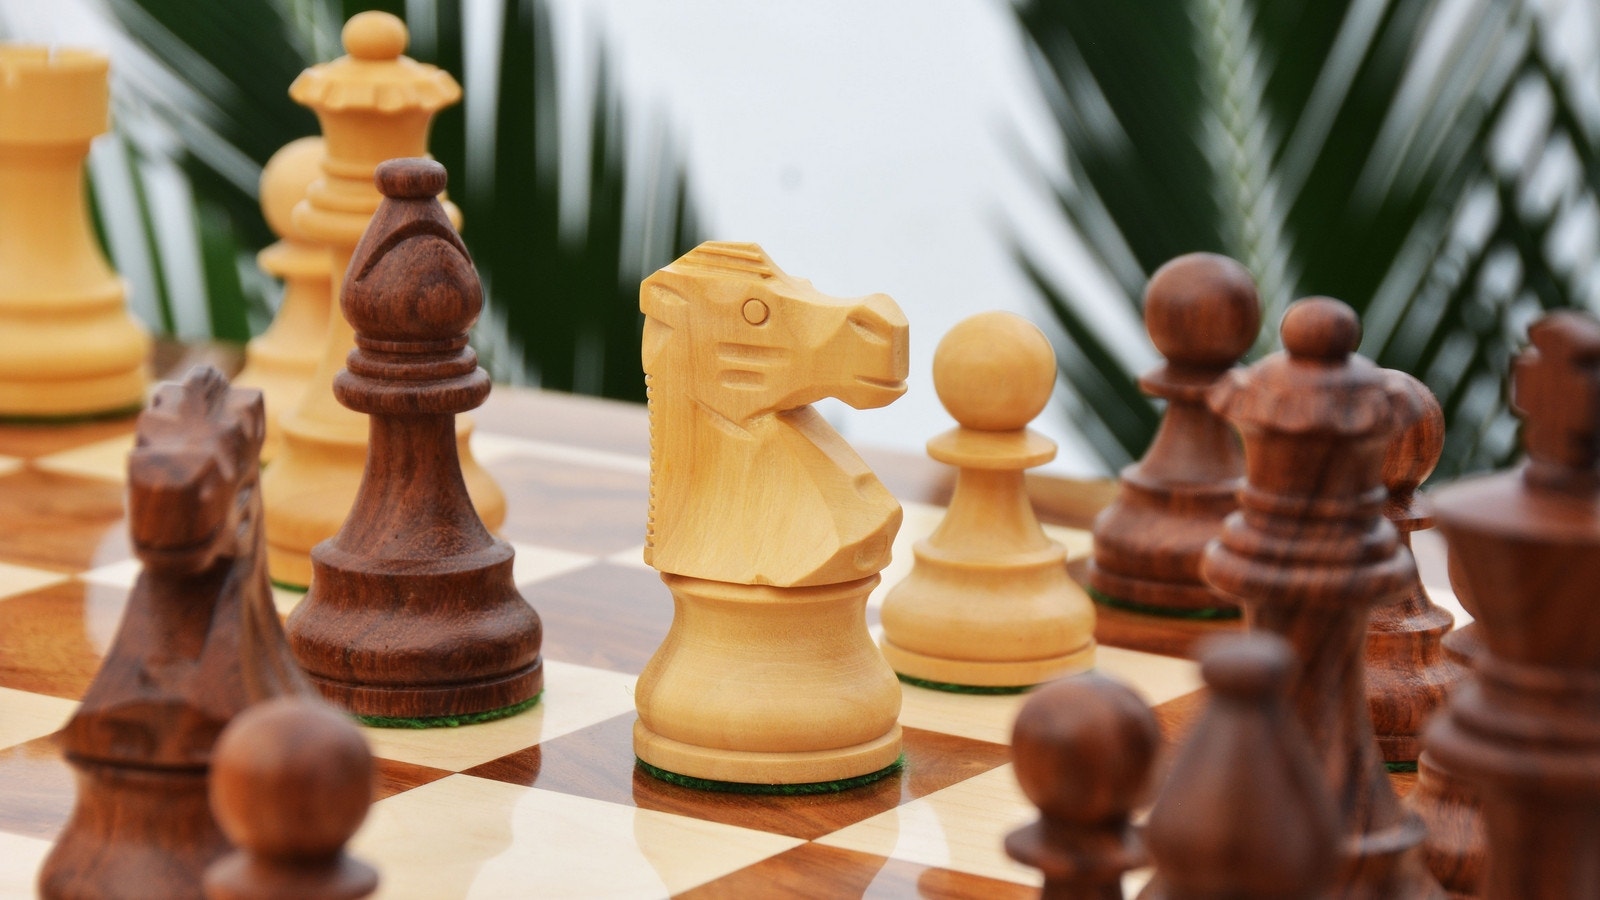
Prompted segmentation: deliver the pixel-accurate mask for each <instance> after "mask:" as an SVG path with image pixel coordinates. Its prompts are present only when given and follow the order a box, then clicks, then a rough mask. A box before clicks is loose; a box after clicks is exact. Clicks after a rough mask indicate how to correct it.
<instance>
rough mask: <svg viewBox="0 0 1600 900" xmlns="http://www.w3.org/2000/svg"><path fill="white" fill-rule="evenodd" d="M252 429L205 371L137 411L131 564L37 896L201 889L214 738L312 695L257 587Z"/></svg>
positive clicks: (262, 560) (209, 852)
mask: <svg viewBox="0 0 1600 900" xmlns="http://www.w3.org/2000/svg"><path fill="white" fill-rule="evenodd" d="M265 434H266V425H265V420H264V418H263V415H262V405H261V393H260V392H259V391H250V390H230V389H229V387H228V382H227V379H225V378H223V377H222V374H221V373H220V372H218V371H217V370H215V369H212V368H210V367H204V368H196V369H193V370H191V371H190V372H189V374H188V375H187V376H186V377H185V378H184V380H183V382H182V383H181V384H173V383H168V384H163V385H161V386H160V387H158V388H157V389H156V393H155V396H154V397H153V398H152V399H151V401H150V406H149V408H148V409H146V410H145V412H144V414H143V415H141V416H140V417H139V424H138V437H137V443H136V445H135V447H134V450H133V452H132V453H131V454H130V455H129V457H128V519H129V530H130V532H131V536H132V539H133V546H134V552H135V553H137V554H138V556H139V559H140V560H141V561H142V562H143V563H144V571H143V572H142V573H141V574H140V575H139V580H138V582H137V583H135V585H134V587H133V591H132V593H131V594H130V595H129V597H128V605H127V610H126V612H124V613H123V617H122V625H121V627H120V628H119V630H118V631H117V637H116V640H115V641H114V642H113V643H112V645H111V649H110V651H109V652H108V653H107V654H106V658H105V662H104V663H102V664H101V666H100V671H99V672H98V673H97V674H96V675H95V678H94V681H93V683H91V684H90V685H89V689H88V691H87V692H86V693H85V694H84V697H83V704H82V705H81V706H79V707H78V710H77V712H76V713H75V714H74V715H73V716H72V718H71V719H70V720H69V721H68V722H67V725H66V727H65V728H64V729H62V731H61V733H60V736H59V740H60V741H61V746H62V749H63V750H64V751H65V754H66V758H67V761H68V762H69V763H71V764H72V767H73V769H74V772H75V774H76V776H77V783H78V799H77V804H76V806H75V807H74V808H73V811H72V818H71V819H70V820H69V821H68V822H67V824H66V827H65V828H64V829H63V830H62V832H61V835H60V837H58V838H57V839H56V845H55V848H54V849H53V850H52V851H51V853H50V856H49V857H48V858H47V859H46V860H45V863H44V867H43V869H42V870H41V872H40V875H39V890H40V893H41V894H42V895H43V896H45V897H48V898H58V897H120V896H127V895H128V893H129V891H130V890H132V891H135V892H137V893H138V895H139V896H150V897H157V896H159V897H163V898H198V897H199V896H200V879H201V876H202V875H203V873H204V872H205V868H206V866H208V865H209V864H210V863H211V862H212V860H214V859H216V858H217V857H219V856H221V855H222V854H223V853H225V852H226V851H227V849H228V843H227V841H226V840H225V839H224V838H223V836H222V832H221V831H219V830H218V829H217V824H216V821H215V820H214V819H213V818H212V817H211V809H210V807H209V806H208V805H207V803H206V776H207V774H208V773H209V771H210V768H211V758H212V748H213V745H214V744H215V743H216V740H217V735H218V734H219V733H220V732H221V731H222V729H223V728H224V727H225V726H227V724H228V722H229V721H231V720H232V719H233V717H234V716H235V715H237V714H238V713H239V712H241V711H242V710H244V709H245V708H246V707H248V706H249V705H251V704H252V703H256V702H258V701H261V700H265V699H268V698H271V697H276V696H279V695H283V694H296V693H300V694H307V693H310V690H311V689H310V686H309V685H307V684H306V681H305V677H304V676H303V675H302V674H301V673H300V671H299V669H298V668H296V666H295V664H294V660H293V658H292V657H291V656H290V655H289V648H288V647H287V645H286V644H285V643H284V636H283V629H282V627H281V626H280V625H279V624H278V613H277V610H276V609H275V608H274V606H273V604H272V591H271V586H270V585H269V583H268V581H267V569H266V555H265V551H264V545H263V536H262V527H261V526H262V516H261V493H260V491H258V490H257V489H256V488H257V485H258V479H257V476H258V473H259V472H260V466H259V464H258V462H257V459H258V457H259V455H260V453H261V441H262V438H263V437H264V436H265Z"/></svg>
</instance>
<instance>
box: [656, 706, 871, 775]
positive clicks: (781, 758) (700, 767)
mask: <svg viewBox="0 0 1600 900" xmlns="http://www.w3.org/2000/svg"><path fill="white" fill-rule="evenodd" d="M901 750H902V747H901V735H900V726H899V725H898V724H896V725H895V726H894V727H893V728H892V729H891V730H890V731H889V732H888V733H887V734H884V735H883V736H882V737H879V738H876V739H874V740H870V741H866V742H863V743H860V744H855V745H853V746H850V747H836V748H832V749H828V750H794V751H764V750H728V749H724V748H721V747H699V746H696V745H694V744H687V743H684V742H682V741H675V740H673V739H672V738H668V737H662V736H661V735H659V734H656V733H655V732H654V731H651V730H650V729H649V728H647V727H645V724H644V723H643V722H640V721H635V722H634V723H633V753H634V756H636V757H638V759H639V761H640V762H641V763H644V764H645V765H647V766H650V767H652V768H655V769H660V770H662V771H665V772H670V773H673V774H675V775H678V776H681V777H683V778H693V779H698V780H700V781H710V782H726V783H734V784H749V785H767V786H769V787H772V788H774V789H776V788H777V787H778V786H781V785H794V784H823V783H828V782H841V781H847V780H851V779H856V778H862V777H866V776H870V775H872V774H873V773H876V772H881V771H884V770H887V769H889V768H890V767H892V766H893V765H894V764H895V761H896V760H898V759H899V758H900V754H901Z"/></svg>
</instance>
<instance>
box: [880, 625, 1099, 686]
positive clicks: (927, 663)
mask: <svg viewBox="0 0 1600 900" xmlns="http://www.w3.org/2000/svg"><path fill="white" fill-rule="evenodd" d="M878 649H880V650H882V651H883V658H884V659H886V660H888V661H889V668H891V669H894V671H895V674H897V675H899V676H900V680H901V681H905V680H906V679H908V678H911V679H916V680H917V681H921V682H929V683H931V684H930V685H925V686H931V685H933V684H937V685H945V686H946V687H942V688H939V689H940V690H952V689H954V688H955V686H958V685H959V686H963V687H969V688H1005V689H1006V692H1008V693H1009V692H1013V691H1014V690H1015V689H1016V688H1017V687H1018V686H1031V685H1036V684H1044V683H1045V682H1047V681H1053V680H1055V679H1057V678H1060V677H1061V676H1063V675H1072V674H1076V673H1078V672H1084V671H1087V670H1089V669H1092V668H1094V649H1095V642H1094V639H1093V638H1089V639H1088V640H1086V641H1085V642H1084V643H1083V645H1082V646H1080V647H1078V648H1077V649H1076V650H1073V651H1072V652H1071V653H1066V654H1063V655H1061V656H1055V657H1051V658H1049V659H1023V660H975V659H942V658H940V657H937V656H927V655H924V654H921V653H917V652H915V651H913V650H907V649H906V648H904V647H901V646H898V645H896V644H894V643H892V642H891V641H890V640H889V639H888V638H884V639H883V640H882V641H881V642H880V643H879V644H878Z"/></svg>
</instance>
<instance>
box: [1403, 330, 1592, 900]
mask: <svg viewBox="0 0 1600 900" xmlns="http://www.w3.org/2000/svg"><path fill="white" fill-rule="evenodd" d="M1528 335H1529V338H1530V339H1531V341H1532V346H1531V347H1530V348H1528V349H1527V350H1525V351H1523V353H1522V354H1521V356H1519V357H1518V358H1517V361H1516V363H1515V367H1514V370H1513V373H1512V406H1513V408H1514V409H1515V410H1516V411H1517V412H1518V413H1519V414H1520V415H1521V416H1522V419H1523V423H1524V428H1523V444H1524V447H1525V449H1526V451H1527V461H1526V462H1525V463H1524V464H1523V465H1522V466H1521V467H1520V468H1519V469H1518V470H1517V471H1515V472H1512V473H1506V474H1501V475H1490V476H1486V477H1481V478H1474V479H1470V480H1465V481H1461V482H1457V483H1456V484H1453V485H1451V486H1449V487H1448V488H1444V489H1441V490H1439V491H1438V492H1437V493H1436V495H1435V500H1434V502H1435V505H1436V508H1437V516H1438V523H1439V529H1440V531H1441V532H1442V533H1443V534H1444V537H1445V540H1446V541H1447V542H1448V543H1449V544H1450V556H1451V562H1452V565H1453V566H1455V567H1458V569H1459V572H1460V575H1461V577H1462V579H1463V581H1464V582H1465V585H1466V587H1467V593H1468V594H1469V595H1470V596H1471V597H1472V598H1473V601H1474V605H1475V607H1476V609H1475V613H1476V614H1477V615H1478V617H1479V619H1478V620H1479V621H1480V622H1482V623H1483V628H1482V637H1483V641H1484V647H1483V650H1482V651H1481V652H1480V653H1479V654H1478V656H1477V657H1476V659H1475V660H1474V667H1473V672H1472V674H1471V675H1470V676H1469V677H1468V678H1467V679H1466V680H1465V681H1463V682H1462V684H1461V685H1460V686H1459V687H1458V688H1457V690H1456V691H1455V693H1454V694H1453V695H1452V696H1451V698H1450V701H1449V703H1448V704H1447V705H1446V707H1445V711H1444V712H1443V713H1442V714H1441V715H1440V716H1439V717H1437V718H1436V719H1435V720H1434V723H1433V725H1432V726H1431V727H1430V729H1429V732H1428V736H1427V745H1428V752H1429V753H1430V754H1431V755H1432V756H1434V757H1435V758H1436V759H1437V760H1438V761H1439V763H1440V764H1442V765H1444V766H1446V767H1447V768H1448V769H1450V770H1451V771H1453V772H1455V773H1457V774H1458V775H1459V776H1460V777H1462V778H1465V779H1468V780H1469V781H1471V782H1472V783H1473V786H1474V788H1475V790H1476V791H1477V793H1478V795H1479V797H1480V798H1481V799H1482V803H1483V827H1484V834H1485V836H1486V838H1487V841H1486V843H1487V848H1488V851H1487V859H1486V860H1485V863H1484V870H1483V879H1482V885H1481V887H1482V896H1483V897H1484V900H1511V898H1516V900H1556V898H1563V900H1565V898H1573V897H1593V896H1596V894H1597V892H1600V616H1597V615H1596V614H1595V586H1596V585H1597V584H1600V322H1597V321H1596V320H1595V319H1594V318H1592V317H1590V316H1588V315H1585V314H1582V313H1577V312H1558V313H1552V314H1550V315H1547V316H1545V317H1544V318H1542V319H1540V320H1539V321H1537V322H1535V323H1534V324H1533V326H1532V327H1531V328H1530V329H1529V330H1528Z"/></svg>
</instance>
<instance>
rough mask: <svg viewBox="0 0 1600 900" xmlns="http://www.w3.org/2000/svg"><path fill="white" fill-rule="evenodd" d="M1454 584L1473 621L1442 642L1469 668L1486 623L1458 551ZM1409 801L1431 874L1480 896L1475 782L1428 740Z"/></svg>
mask: <svg viewBox="0 0 1600 900" xmlns="http://www.w3.org/2000/svg"><path fill="white" fill-rule="evenodd" d="M1450 588H1451V590H1452V591H1454V592H1455V595H1456V599H1457V600H1458V601H1460V602H1461V606H1462V607H1463V608H1464V609H1466V611H1467V612H1468V613H1470V614H1472V616H1473V621H1471V622H1469V623H1467V624H1466V625H1463V626H1462V627H1460V628H1457V629H1456V630H1455V631H1452V632H1450V633H1449V634H1447V635H1445V636H1444V639H1443V640H1442V641H1440V644H1441V646H1442V647H1443V649H1444V653H1445V656H1446V657H1447V658H1449V659H1450V661H1451V662H1453V663H1455V664H1456V666H1458V667H1459V668H1460V669H1461V670H1462V671H1463V672H1468V671H1470V670H1471V669H1472V666H1473V665H1474V663H1473V661H1474V660H1475V659H1477V657H1478V654H1479V653H1480V652H1482V650H1483V629H1482V627H1481V626H1479V624H1478V621H1477V616H1478V605H1477V603H1476V602H1474V601H1473V599H1472V595H1471V594H1470V593H1468V592H1467V582H1466V579H1465V578H1464V577H1463V576H1462V574H1461V567H1460V565H1459V563H1457V562H1456V560H1455V557H1454V555H1451V557H1450ZM1463 677H1465V676H1463ZM1405 805H1406V808H1407V809H1409V810H1411V811H1412V812H1414V813H1416V814H1417V816H1418V818H1420V819H1422V824H1423V826H1424V827H1426V828H1427V830H1428V836H1427V837H1426V838H1424V839H1423V841H1422V857H1423V859H1425V860H1426V861H1427V863H1428V870H1429V871H1431V872H1433V877H1435V878H1437V879H1439V883H1440V884H1441V885H1443V886H1444V888H1445V890H1447V891H1449V892H1450V893H1451V895H1452V896H1454V897H1458V898H1472V897H1477V896H1478V885H1479V884H1480V883H1481V882H1482V880H1483V856H1484V850H1483V816H1482V811H1481V809H1482V808H1481V804H1480V803H1479V802H1478V792H1477V790H1476V789H1475V788H1474V787H1473V785H1472V782H1470V781H1468V780H1467V779H1465V778H1462V777H1461V776H1460V775H1459V774H1457V773H1456V772H1455V771H1454V770H1452V769H1451V768H1450V767H1449V766H1446V765H1444V764H1442V763H1440V762H1439V760H1438V759H1436V758H1434V755H1433V754H1432V753H1429V752H1428V749H1427V747H1426V746H1424V747H1423V748H1422V755H1420V756H1418V757H1417V783H1416V786H1415V787H1413V788H1412V789H1411V793H1410V794H1409V795H1407V796H1406V801H1405Z"/></svg>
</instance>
